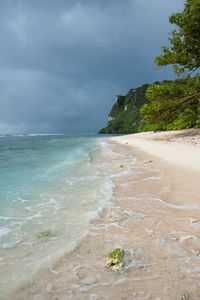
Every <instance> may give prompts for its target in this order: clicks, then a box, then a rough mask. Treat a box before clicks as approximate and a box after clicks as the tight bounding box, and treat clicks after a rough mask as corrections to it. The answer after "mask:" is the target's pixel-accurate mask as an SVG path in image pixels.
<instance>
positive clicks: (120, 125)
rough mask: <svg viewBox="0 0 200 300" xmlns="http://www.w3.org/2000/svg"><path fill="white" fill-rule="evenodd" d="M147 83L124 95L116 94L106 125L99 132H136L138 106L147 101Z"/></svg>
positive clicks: (138, 120)
mask: <svg viewBox="0 0 200 300" xmlns="http://www.w3.org/2000/svg"><path fill="white" fill-rule="evenodd" d="M148 86H149V85H148V84H145V85H143V86H141V87H138V88H136V89H131V90H130V91H129V92H128V94H127V95H126V96H117V98H116V103H115V104H114V105H113V107H112V109H111V111H110V113H109V118H111V119H109V121H108V125H107V127H105V128H103V129H101V130H100V132H99V133H134V132H138V127H139V123H140V120H141V115H140V108H141V107H142V105H143V104H144V103H146V102H147V98H146V90H147V88H148Z"/></svg>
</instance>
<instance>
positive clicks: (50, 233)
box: [37, 229, 55, 239]
mask: <svg viewBox="0 0 200 300" xmlns="http://www.w3.org/2000/svg"><path fill="white" fill-rule="evenodd" d="M54 236H55V234H54V233H53V231H52V230H51V229H49V230H46V231H41V232H38V233H37V238H38V239H44V238H49V237H54Z"/></svg>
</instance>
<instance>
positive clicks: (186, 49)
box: [155, 0, 200, 75]
mask: <svg viewBox="0 0 200 300" xmlns="http://www.w3.org/2000/svg"><path fill="white" fill-rule="evenodd" d="M169 22H170V23H171V24H174V25H175V26H176V28H175V29H174V30H173V31H172V32H171V34H170V37H169V41H170V44H171V45H170V47H162V50H163V54H162V55H161V56H157V57H156V58H155V62H156V64H157V65H159V66H165V65H169V64H172V65H173V67H174V71H175V73H176V74H178V75H179V74H181V73H183V72H188V71H189V73H190V72H194V71H195V70H197V69H198V68H199V67H200V0H187V1H186V2H185V6H184V10H183V11H182V12H180V13H176V14H173V15H171V16H170V18H169Z"/></svg>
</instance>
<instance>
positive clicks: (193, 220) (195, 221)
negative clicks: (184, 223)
mask: <svg viewBox="0 0 200 300" xmlns="http://www.w3.org/2000/svg"><path fill="white" fill-rule="evenodd" d="M198 221H199V220H198V219H195V218H190V223H197V222H198Z"/></svg>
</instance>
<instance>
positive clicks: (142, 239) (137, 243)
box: [10, 131, 200, 300]
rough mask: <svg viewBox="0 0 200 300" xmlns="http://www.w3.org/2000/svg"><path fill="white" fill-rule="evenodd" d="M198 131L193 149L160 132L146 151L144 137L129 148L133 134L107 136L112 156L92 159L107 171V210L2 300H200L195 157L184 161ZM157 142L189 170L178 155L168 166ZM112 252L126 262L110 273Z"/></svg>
mask: <svg viewBox="0 0 200 300" xmlns="http://www.w3.org/2000/svg"><path fill="white" fill-rule="evenodd" d="M187 132H191V131H187ZM198 134H199V131H198V133H197V134H196V133H195V135H193V137H194V136H195V143H196V144H193V143H191V141H190V139H191V135H190V137H187V138H186V137H184V138H183V137H180V138H178V137H176V139H177V138H178V139H179V141H175V140H174V141H173V136H171V138H170V139H171V140H170V141H169V140H168V141H167V139H168V138H166V137H165V138H164V135H163V136H162V139H163V140H160V141H158V140H156V145H157V146H156V147H155V149H154V152H153V150H152V151H150V150H149V149H148V147H147V140H146V144H145V142H144V139H145V138H144V136H143V138H141V140H140V142H139V143H140V146H139V143H138V144H137V145H136V146H135V147H134V146H133V144H134V139H135V138H134V136H135V135H134V136H124V137H117V138H112V139H110V140H109V141H108V143H110V147H111V148H112V150H113V153H114V154H113V159H111V160H109V161H103V162H101V161H99V162H97V163H101V164H102V165H103V164H104V165H105V164H106V165H108V166H109V167H110V168H111V170H112V174H113V175H112V180H113V182H114V184H115V189H114V195H113V199H112V204H111V206H110V208H108V209H105V210H104V211H103V212H102V213H101V215H100V218H98V219H95V220H93V221H91V223H90V229H89V233H88V234H87V236H85V237H84V238H83V239H82V241H81V242H80V243H78V245H77V246H76V247H75V249H74V250H73V251H72V252H70V253H68V254H67V255H65V256H64V257H63V258H62V259H61V260H59V261H58V262H57V263H55V264H54V265H52V266H51V267H49V268H48V269H45V270H41V271H40V272H38V273H37V274H35V275H34V276H32V277H31V278H29V279H28V281H29V283H28V284H27V285H26V286H23V287H21V288H19V289H18V290H17V291H16V292H15V294H14V295H12V296H11V298H10V299H18V300H19V299H34V300H39V299H66V300H68V299H83V300H86V299H87V300H88V299H90V300H101V299H102V300H103V299H116V300H118V299H121V300H122V299H123V300H129V299H134V300H135V299H138V300H142V299H145V300H146V299H152V300H155V299H157V300H158V299H181V300H183V299H184V300H186V299H200V280H199V279H200V184H199V183H200V165H199V164H198V158H197V160H196V164H194V162H193V160H194V156H195V155H196V154H194V156H193V158H192V157H191V155H192V153H199V154H200V148H199V135H198ZM197 135H198V138H196V137H197ZM147 136H148V137H149V135H148V134H147ZM154 138H155V136H151V141H149V143H151V147H153V144H152V140H153V139H154ZM160 138H161V135H160V136H159V139H160ZM174 138H175V137H174ZM137 139H138V140H139V139H140V138H139V137H137ZM142 139H143V142H144V144H145V145H146V146H144V144H143V146H142ZM146 139H147V138H146ZM180 139H181V140H180ZM184 139H185V141H183V140H184ZM197 140H198V141H197ZM192 141H193V138H192ZM127 143H128V144H127ZM153 143H154V142H153ZM163 143H167V149H168V145H169V144H168V143H170V149H171V150H169V149H168V150H167V153H166V155H172V154H173V145H174V146H175V145H176V147H177V144H178V143H179V144H181V145H182V146H181V151H182V154H183V152H184V151H185V152H184V153H185V154H184V159H185V158H186V157H187V159H190V157H191V161H192V163H191V167H190V166H188V164H184V163H182V164H181V159H182V158H180V157H179V158H177V159H172V160H173V161H170V162H169V159H165V157H163V156H162V155H164V154H162V155H159V154H158V153H157V152H158V150H159V145H161V148H162V147H163ZM188 143H189V144H190V145H188ZM184 144H187V145H186V146H187V147H186V148H187V150H186V148H184ZM149 145H150V144H149ZM154 145H155V144H154ZM188 146H190V150H188ZM194 147H195V148H194ZM142 149H143V150H142ZM151 149H153V148H151ZM156 149H157V150H156ZM174 149H175V148H174ZM184 149H185V150H184ZM194 149H198V150H194ZM148 150H149V151H148ZM170 151H171V152H170ZM174 151H175V150H174ZM175 152H176V151H175ZM175 152H174V153H175ZM186 152H187V154H186ZM152 153H154V154H155V155H153V154H152ZM174 155H175V154H174ZM199 156H200V155H199ZM183 161H184V160H183ZM119 164H121V166H119ZM194 166H195V167H194ZM116 247H120V248H124V249H125V250H126V265H125V268H124V269H123V270H122V271H121V272H116V273H114V272H111V271H110V270H109V269H108V268H107V267H106V255H107V253H108V252H109V251H111V250H113V249H114V248H116Z"/></svg>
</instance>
